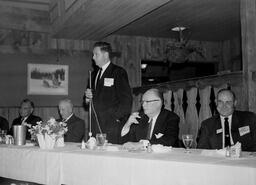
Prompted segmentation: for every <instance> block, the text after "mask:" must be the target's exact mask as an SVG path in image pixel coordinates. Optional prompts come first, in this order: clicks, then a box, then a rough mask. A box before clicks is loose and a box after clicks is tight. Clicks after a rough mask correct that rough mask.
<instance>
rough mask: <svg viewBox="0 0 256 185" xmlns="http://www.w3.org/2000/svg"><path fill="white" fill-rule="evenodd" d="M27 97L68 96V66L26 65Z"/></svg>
mask: <svg viewBox="0 0 256 185" xmlns="http://www.w3.org/2000/svg"><path fill="white" fill-rule="evenodd" d="M27 88H28V94H29V95H68V65H54V64H28V83H27Z"/></svg>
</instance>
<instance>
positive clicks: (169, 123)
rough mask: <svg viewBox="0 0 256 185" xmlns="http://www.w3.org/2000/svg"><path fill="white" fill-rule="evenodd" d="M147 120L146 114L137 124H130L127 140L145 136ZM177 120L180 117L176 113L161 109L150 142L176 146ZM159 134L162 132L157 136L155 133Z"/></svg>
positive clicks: (136, 140) (136, 139)
mask: <svg viewBox="0 0 256 185" xmlns="http://www.w3.org/2000/svg"><path fill="white" fill-rule="evenodd" d="M148 121H149V118H148V117H147V116H142V118H141V119H140V120H139V124H132V125H131V127H130V131H129V133H128V138H129V141H132V142H138V141H140V140H141V139H146V138H147V131H148V127H149V123H148ZM179 121H180V118H179V116H178V115H177V114H175V113H174V112H171V111H169V110H167V109H162V110H161V112H160V114H159V115H158V117H157V119H156V122H155V126H154V129H153V133H152V137H151V139H150V143H151V144H162V145H165V146H173V147H177V146H178V141H179V139H178V136H179ZM160 134H163V136H162V137H159V138H157V137H156V135H160ZM124 137H125V136H124Z"/></svg>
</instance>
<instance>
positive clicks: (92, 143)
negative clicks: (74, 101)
mask: <svg viewBox="0 0 256 185" xmlns="http://www.w3.org/2000/svg"><path fill="white" fill-rule="evenodd" d="M91 74H92V72H91V70H89V88H90V89H92V75H91ZM92 113H93V114H94V115H95V119H96V123H97V125H98V128H99V131H100V133H102V131H101V128H100V124H99V120H98V116H97V113H96V111H95V109H94V105H93V99H90V101H89V139H88V141H87V143H88V147H89V149H93V148H94V147H95V146H96V139H95V137H92Z"/></svg>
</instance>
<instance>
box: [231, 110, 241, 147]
mask: <svg viewBox="0 0 256 185" xmlns="http://www.w3.org/2000/svg"><path fill="white" fill-rule="evenodd" d="M238 128H239V119H238V116H237V113H236V112H234V113H233V115H232V122H231V134H232V139H233V142H234V144H235V143H236V142H237V141H238V139H239V131H238Z"/></svg>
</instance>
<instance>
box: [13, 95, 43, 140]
mask: <svg viewBox="0 0 256 185" xmlns="http://www.w3.org/2000/svg"><path fill="white" fill-rule="evenodd" d="M34 108H35V106H34V103H33V102H32V101H31V100H29V99H24V100H22V102H21V104H20V110H19V114H20V116H19V117H18V118H16V119H14V120H13V122H12V127H11V129H10V131H9V134H11V135H13V126H14V125H26V124H29V125H31V126H35V125H36V123H37V122H39V121H42V119H41V118H40V117H38V116H35V115H33V112H34ZM28 129H29V127H27V133H26V139H27V140H30V139H31V134H30V132H29V131H28Z"/></svg>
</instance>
